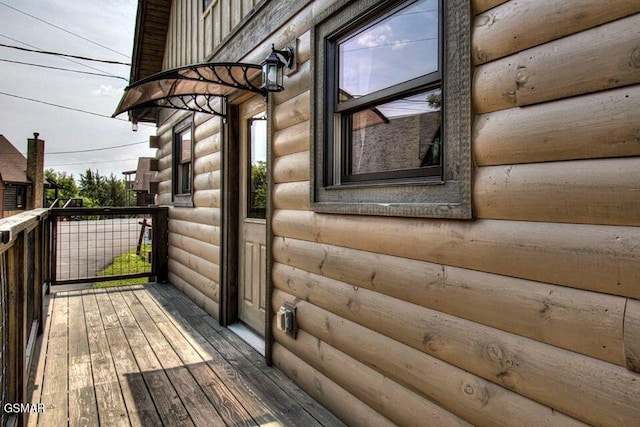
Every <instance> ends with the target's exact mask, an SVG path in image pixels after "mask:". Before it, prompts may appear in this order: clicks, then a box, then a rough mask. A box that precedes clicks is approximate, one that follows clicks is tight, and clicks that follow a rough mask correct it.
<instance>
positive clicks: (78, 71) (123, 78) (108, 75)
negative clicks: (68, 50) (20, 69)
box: [0, 59, 129, 82]
mask: <svg viewBox="0 0 640 427" xmlns="http://www.w3.org/2000/svg"><path fill="white" fill-rule="evenodd" d="M0 61H2V62H10V63H12V64H21V65H30V66H32V67H40V68H47V69H50V70H59V71H68V72H70V73H79V74H88V75H90V76H100V77H109V78H112V79H121V80H124V81H125V82H128V81H129V79H127V78H126V77H120V76H114V75H113V74H103V73H92V72H90V71H80V70H72V69H69V68H60V67H52V66H50V65H41V64H33V63H31V62H22V61H12V60H10V59H0Z"/></svg>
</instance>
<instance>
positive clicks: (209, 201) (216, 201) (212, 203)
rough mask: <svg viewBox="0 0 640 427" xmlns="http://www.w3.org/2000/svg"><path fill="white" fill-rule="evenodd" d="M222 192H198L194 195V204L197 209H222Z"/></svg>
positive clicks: (217, 190)
mask: <svg viewBox="0 0 640 427" xmlns="http://www.w3.org/2000/svg"><path fill="white" fill-rule="evenodd" d="M221 192H222V191H221V190H219V189H215V190H197V191H196V192H195V193H193V204H194V206H195V207H197V208H219V207H221V201H220V197H221Z"/></svg>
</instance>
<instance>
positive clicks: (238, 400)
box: [29, 284, 341, 427]
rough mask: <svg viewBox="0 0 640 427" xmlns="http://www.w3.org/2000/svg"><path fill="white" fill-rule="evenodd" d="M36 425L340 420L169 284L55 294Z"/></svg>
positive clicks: (39, 373)
mask: <svg viewBox="0 0 640 427" xmlns="http://www.w3.org/2000/svg"><path fill="white" fill-rule="evenodd" d="M48 313H49V317H48V320H49V323H48V324H47V328H46V330H45V339H44V340H43V345H42V350H41V353H40V355H39V359H38V362H37V366H36V367H35V382H34V383H35V386H34V388H33V396H32V403H37V402H42V403H44V404H45V405H46V411H45V412H44V413H42V414H32V415H31V417H30V418H29V425H31V426H36V425H38V426H46V427H50V426H66V425H71V426H80V425H82V426H87V425H89V426H92V425H94V426H97V425H102V426H109V427H111V426H128V425H133V426H161V425H165V426H193V425H196V426H215V425H232V426H255V425H260V426H264V425H269V426H272V425H273V426H276V425H287V426H294V425H299V426H313V425H341V423H340V422H339V421H338V420H337V419H336V418H335V417H334V416H333V415H331V414H330V413H329V412H327V411H326V410H325V409H324V408H323V407H322V406H320V405H319V404H318V403H316V402H315V401H314V400H313V399H311V398H310V397H309V396H308V395H307V394H306V393H304V392H303V391H302V390H301V389H299V388H298V387H297V386H295V385H294V384H293V383H291V382H290V381H289V380H288V379H287V378H286V377H285V376H284V375H283V374H282V373H281V372H280V371H278V370H276V369H274V368H268V367H266V366H265V364H264V359H263V358H262V356H261V355H260V354H258V353H257V352H256V351H255V350H253V349H252V348H250V347H249V346H247V345H246V344H245V343H244V342H243V341H241V340H240V339H239V338H238V337H237V336H236V335H234V334H233V333H232V332H230V331H229V330H228V329H226V328H222V327H220V326H219V325H218V324H217V322H216V321H215V320H214V319H212V318H211V317H209V316H208V315H207V314H206V313H205V312H204V311H203V310H201V309H200V308H199V307H197V306H196V305H195V304H193V303H192V302H191V301H190V300H189V299H188V298H187V297H186V296H184V295H183V294H182V293H181V292H179V291H177V290H176V289H175V288H173V287H172V286H170V285H157V284H149V285H145V286H135V287H119V288H112V289H108V290H105V289H96V290H93V289H92V290H85V291H71V292H59V293H56V294H53V295H52V297H51V301H50V304H49V309H48Z"/></svg>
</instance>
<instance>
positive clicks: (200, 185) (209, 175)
mask: <svg viewBox="0 0 640 427" xmlns="http://www.w3.org/2000/svg"><path fill="white" fill-rule="evenodd" d="M184 117H186V116H185V115H184V114H183V113H179V114H176V115H175V116H173V117H172V118H171V119H170V120H167V121H166V122H164V123H163V124H162V125H161V126H160V127H159V128H158V135H159V141H160V144H161V145H160V148H159V149H158V150H157V157H158V158H159V165H160V166H159V169H160V174H159V176H160V180H161V182H160V184H159V186H158V188H159V196H158V199H157V200H158V203H159V204H162V205H171V204H172V200H171V179H172V170H171V167H172V159H171V153H172V140H173V127H174V125H175V123H177V122H179V121H180V120H182V119H183V118H184ZM194 127H195V129H194V150H193V173H194V178H193V203H194V207H193V208H180V207H171V208H170V210H169V281H170V282H171V284H173V285H175V286H176V287H178V288H179V289H180V290H182V291H183V292H184V293H185V294H187V295H188V296H189V297H190V298H191V299H193V300H194V301H195V302H196V303H198V305H200V306H201V307H203V308H204V309H205V310H207V312H209V313H210V314H211V315H213V316H215V317H217V316H218V315H219V303H220V301H219V295H220V289H219V282H220V236H221V230H220V181H221V172H220V155H221V154H220V141H221V135H222V133H221V129H222V128H221V120H220V119H219V118H216V117H212V116H209V115H205V114H196V115H195V116H194Z"/></svg>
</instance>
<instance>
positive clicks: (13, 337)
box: [6, 234, 27, 425]
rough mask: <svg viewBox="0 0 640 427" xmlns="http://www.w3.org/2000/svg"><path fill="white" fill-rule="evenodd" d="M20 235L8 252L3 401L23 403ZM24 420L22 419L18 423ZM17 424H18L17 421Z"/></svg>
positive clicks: (23, 348) (23, 356) (21, 243)
mask: <svg viewBox="0 0 640 427" xmlns="http://www.w3.org/2000/svg"><path fill="white" fill-rule="evenodd" d="M24 240H25V239H24V235H22V234H21V235H20V236H19V237H17V238H16V239H15V242H14V243H13V245H12V246H11V247H10V248H9V251H8V260H7V261H8V262H7V266H8V270H9V271H8V272H7V279H8V281H7V285H8V288H7V331H8V332H7V336H8V342H7V344H8V345H7V372H6V375H7V376H6V380H7V396H6V397H7V402H9V403H15V402H17V403H23V402H26V401H27V387H26V382H25V347H26V331H25V326H26V325H25V317H26V304H25V294H26V292H25V289H24V288H25V280H24V279H25V262H24V261H25V257H24V251H25V249H26V248H25V241H24ZM22 421H24V420H22ZM18 424H19V425H22V423H21V422H20V421H19V423H18Z"/></svg>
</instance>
